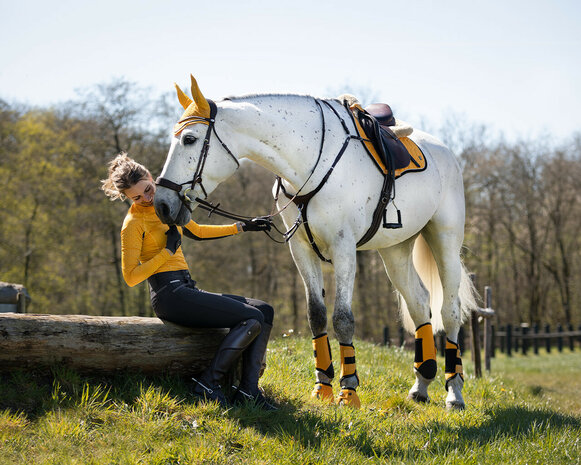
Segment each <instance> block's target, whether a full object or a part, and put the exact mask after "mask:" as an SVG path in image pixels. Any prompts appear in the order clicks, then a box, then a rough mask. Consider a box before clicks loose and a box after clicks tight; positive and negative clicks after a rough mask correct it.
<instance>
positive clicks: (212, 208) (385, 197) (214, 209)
mask: <svg viewBox="0 0 581 465" xmlns="http://www.w3.org/2000/svg"><path fill="white" fill-rule="evenodd" d="M314 101H315V103H316V105H317V107H318V108H319V111H320V114H321V126H322V131H321V144H320V146H319V153H318V155H317V160H316V161H315V164H314V166H313V169H312V170H311V172H310V174H309V176H307V179H306V180H305V182H304V183H303V184H302V186H301V187H300V188H299V189H298V190H297V192H296V193H295V194H293V195H291V194H289V193H288V192H287V191H286V189H285V188H284V186H283V184H282V179H281V177H280V176H277V177H276V180H277V189H276V192H275V196H274V205H273V208H272V210H271V213H270V214H269V215H264V216H259V217H251V216H245V215H239V214H237V213H233V212H229V211H227V210H224V209H222V208H220V203H217V204H216V205H214V204H212V203H211V202H208V201H207V200H206V199H207V198H208V194H207V192H206V189H205V188H204V184H203V179H202V174H203V171H204V167H205V164H206V159H207V158H208V151H209V149H210V138H211V136H212V133H214V135H215V136H216V138H217V139H218V141H219V142H220V144H221V145H222V147H223V148H224V150H225V151H226V153H228V155H229V156H230V157H231V158H232V159H233V160H234V161H235V162H236V169H238V168H239V167H240V163H239V162H238V159H237V158H236V157H235V156H234V154H233V153H232V151H231V150H230V149H229V148H228V146H227V145H226V144H225V143H224V142H223V141H222V139H221V138H220V136H219V135H218V133H217V132H216V127H215V122H216V114H217V111H218V109H217V106H216V104H215V103H214V102H213V101H211V100H208V103H209V105H210V117H209V118H204V117H199V116H193V117H189V118H185V119H183V120H181V121H179V122H178V124H179V123H186V125H187V124H195V123H207V124H208V130H207V131H206V135H205V138H204V144H203V146H202V151H201V152H200V159H199V160H198V164H197V166H196V171H195V173H194V176H193V178H192V179H191V180H190V181H186V182H184V183H182V184H177V183H175V182H173V181H170V180H169V179H166V178H162V177H161V176H160V177H158V178H157V179H156V181H155V182H156V184H157V185H159V186H162V187H166V188H168V189H171V190H173V191H175V192H177V194H178V197H179V199H180V200H181V202H182V204H183V205H184V206H185V207H186V208H187V209H188V210H189V211H190V213H191V212H192V210H193V209H192V208H191V203H192V202H197V203H198V205H199V207H200V208H201V209H203V210H206V211H207V212H208V217H210V216H211V215H212V214H216V215H219V216H222V217H224V218H229V219H231V220H234V221H242V222H247V221H251V220H253V219H260V220H265V221H268V222H269V223H270V225H271V227H272V228H273V229H274V230H275V231H276V232H277V233H278V234H280V235H281V236H282V237H283V238H284V240H282V241H280V240H277V239H275V238H274V237H272V236H271V235H270V234H269V233H268V231H264V233H265V234H266V235H267V236H268V237H269V238H270V239H271V240H273V241H274V242H277V243H279V244H283V243H285V242H288V241H289V240H290V239H291V237H292V236H293V235H294V233H295V232H296V231H297V230H298V228H299V227H300V226H301V224H304V226H305V232H306V234H307V238H308V240H309V243H310V244H311V247H312V248H313V250H314V251H315V253H316V254H317V256H318V257H319V258H320V259H321V260H323V261H325V262H330V260H329V259H327V258H325V257H324V256H323V254H322V253H321V251H320V250H319V248H318V246H317V244H316V242H315V239H314V237H313V234H312V232H311V228H310V227H309V222H308V219H307V207H308V203H309V201H310V200H311V199H312V198H313V197H314V196H315V195H316V194H317V193H318V192H319V191H320V190H321V189H322V188H323V186H324V185H325V183H326V182H327V180H328V179H329V177H330V176H331V174H332V173H333V170H334V169H335V166H336V165H337V163H338V162H339V160H340V159H341V157H342V156H343V154H344V153H345V151H346V150H347V147H348V146H349V143H350V142H351V141H352V140H358V141H360V142H361V143H362V145H363V146H364V147H365V142H369V139H366V138H363V137H361V136H360V135H359V134H351V132H350V130H349V128H348V126H347V123H346V122H345V120H344V119H343V118H342V117H341V115H339V113H338V112H337V110H336V109H335V108H334V107H333V106H332V105H331V104H330V103H329V102H328V101H327V100H322V102H323V103H324V104H325V105H326V106H327V107H328V108H329V109H330V110H331V111H332V112H333V113H334V114H335V116H336V117H337V118H338V120H339V121H340V123H341V126H342V127H343V130H344V131H345V134H346V137H345V140H344V142H343V145H342V146H341V149H340V150H339V153H338V154H337V155H336V156H335V159H334V160H333V163H332V164H331V166H330V168H329V169H328V170H327V172H326V173H325V175H324V176H323V178H322V179H321V181H320V182H319V184H318V185H317V187H315V188H314V189H313V190H312V191H310V192H309V193H307V194H302V195H301V192H302V190H303V189H304V187H305V186H306V185H307V183H308V182H309V181H310V179H311V177H312V176H313V174H314V173H315V171H316V169H317V167H318V166H319V162H320V160H321V156H322V154H323V148H324V144H325V133H326V125H325V112H324V110H323V107H322V106H321V103H320V102H321V101H320V100H318V99H314ZM347 112H348V114H349V115H350V116H351V119H352V120H353V119H354V117H353V114H352V113H351V112H350V110H349V108H347ZM352 122H353V126H354V127H355V122H354V121H352ZM366 150H367V149H366ZM388 160H389V157H388ZM390 161H391V160H390ZM390 161H389V162H388V174H387V175H386V176H384V183H383V186H382V192H381V197H380V202H379V204H378V206H377V208H376V210H375V212H374V215H373V221H372V225H371V227H370V228H369V229H368V231H367V232H366V234H365V235H364V236H363V238H361V239H360V240H359V242H358V243H357V246H360V245H362V244H364V243H365V242H367V241H368V240H369V239H371V237H373V235H374V234H375V233H376V232H377V229H378V227H379V222H380V218H381V212H382V211H383V212H384V214H383V218H384V226H386V222H385V207H386V206H387V204H388V203H389V201H390V200H391V199H392V198H393V196H394V193H393V190H394V182H393V181H394V170H393V166H392V164H391V162H390ZM187 184H190V186H189V187H188V188H186V189H185V190H184V192H183V193H182V189H183V187H184V185H187ZM197 184H199V186H200V188H201V189H202V192H203V193H204V197H205V198H204V199H201V198H200V197H195V198H194V199H192V198H191V197H189V196H188V193H189V192H190V191H193V190H194V188H195V186H196V185H197ZM280 192H282V193H283V194H284V195H285V197H287V198H288V199H289V201H288V202H287V203H286V204H285V205H284V206H283V207H281V208H280V209H278V210H277V211H273V210H274V209H275V208H276V205H277V203H278V197H279V193H280ZM291 203H294V204H296V206H297V208H298V210H299V214H298V216H297V219H296V220H295V221H294V223H293V225H292V226H291V227H290V228H289V229H288V230H287V231H285V232H282V231H281V230H280V229H279V228H278V227H277V226H276V225H275V224H274V222H273V221H272V218H274V217H275V216H278V215H280V214H281V213H282V212H283V211H284V210H286V208H287V207H288V206H289V205H290V204H291ZM398 215H399V211H398Z"/></svg>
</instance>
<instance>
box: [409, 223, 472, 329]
mask: <svg viewBox="0 0 581 465" xmlns="http://www.w3.org/2000/svg"><path fill="white" fill-rule="evenodd" d="M413 262H414V267H415V269H416V271H417V272H418V274H419V275H420V278H421V279H422V282H423V283H424V286H426V289H427V290H428V291H429V293H430V309H431V311H432V320H431V323H432V327H433V329H434V332H438V331H441V330H443V329H444V324H443V323H442V302H443V289H442V282H441V281H440V273H439V272H438V266H437V265H436V261H435V260H434V256H433V254H432V250H431V249H430V247H429V245H428V243H427V242H426V240H425V239H424V238H423V236H422V235H421V234H420V235H419V236H418V238H417V239H416V241H415V244H414V249H413ZM461 267H462V271H461V273H462V275H461V278H460V289H459V290H458V297H459V298H460V317H461V319H462V322H464V321H466V319H467V318H468V317H469V316H470V313H471V311H472V310H473V309H476V308H478V305H477V303H476V289H475V288H474V284H473V283H472V280H471V279H470V276H468V272H467V271H466V268H465V267H464V264H461ZM400 309H401V315H402V322H403V325H404V328H405V329H406V330H408V331H409V332H410V333H411V334H413V333H414V331H415V330H416V327H415V324H414V322H413V320H412V319H411V317H410V314H409V311H408V309H407V305H406V303H405V300H404V299H403V298H402V297H401V295H400Z"/></svg>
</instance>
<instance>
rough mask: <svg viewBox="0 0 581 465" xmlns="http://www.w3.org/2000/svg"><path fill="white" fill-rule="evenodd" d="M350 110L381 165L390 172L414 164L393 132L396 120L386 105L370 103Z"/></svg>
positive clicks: (355, 106)
mask: <svg viewBox="0 0 581 465" xmlns="http://www.w3.org/2000/svg"><path fill="white" fill-rule="evenodd" d="M351 110H352V111H353V112H354V113H355V116H356V118H357V120H358V122H359V124H360V125H361V128H362V129H363V131H364V133H365V135H366V136H367V137H368V138H369V139H370V140H371V142H372V143H373V146H374V147H375V150H376V151H377V153H378V154H379V156H380V158H381V161H382V162H383V165H384V166H385V167H386V168H388V169H389V168H391V171H395V170H397V169H401V168H405V167H407V166H408V165H409V164H410V162H414V163H415V160H414V158H413V157H411V156H410V154H409V152H408V150H407V149H406V147H405V145H404V144H403V143H402V142H401V140H400V139H399V138H398V137H397V135H396V134H395V132H394V131H393V129H392V128H393V127H394V126H395V125H396V120H395V118H394V116H393V112H392V110H391V107H390V106H389V105H388V104H386V103H372V104H371V105H368V106H367V107H365V109H363V108H361V107H360V106H359V105H354V106H352V107H351Z"/></svg>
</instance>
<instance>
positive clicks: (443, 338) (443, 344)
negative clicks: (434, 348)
mask: <svg viewBox="0 0 581 465" xmlns="http://www.w3.org/2000/svg"><path fill="white" fill-rule="evenodd" d="M438 345H439V346H440V355H441V356H442V357H445V356H446V335H445V334H440V343H439V344H438Z"/></svg>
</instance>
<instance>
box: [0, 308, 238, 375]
mask: <svg viewBox="0 0 581 465" xmlns="http://www.w3.org/2000/svg"><path fill="white" fill-rule="evenodd" d="M227 333H228V329H224V328H214V329H205V328H204V329H203V328H198V329H192V328H184V327H182V326H177V325H174V324H171V323H164V322H162V321H161V320H159V319H158V318H144V317H106V316H87V315H35V314H20V313H0V372H7V371H11V370H14V369H40V370H43V369H50V368H51V367H53V366H55V365H63V366H67V367H70V368H73V369H74V370H76V371H78V372H80V373H95V374H112V373H116V372H119V371H133V372H141V373H144V374H162V373H169V374H183V375H192V374H195V373H199V372H200V371H202V370H203V369H204V368H205V367H207V366H208V364H209V362H210V360H211V359H212V357H213V356H214V353H215V352H216V349H217V348H218V346H219V344H220V342H222V339H223V338H224V336H225V335H226V334H227Z"/></svg>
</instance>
